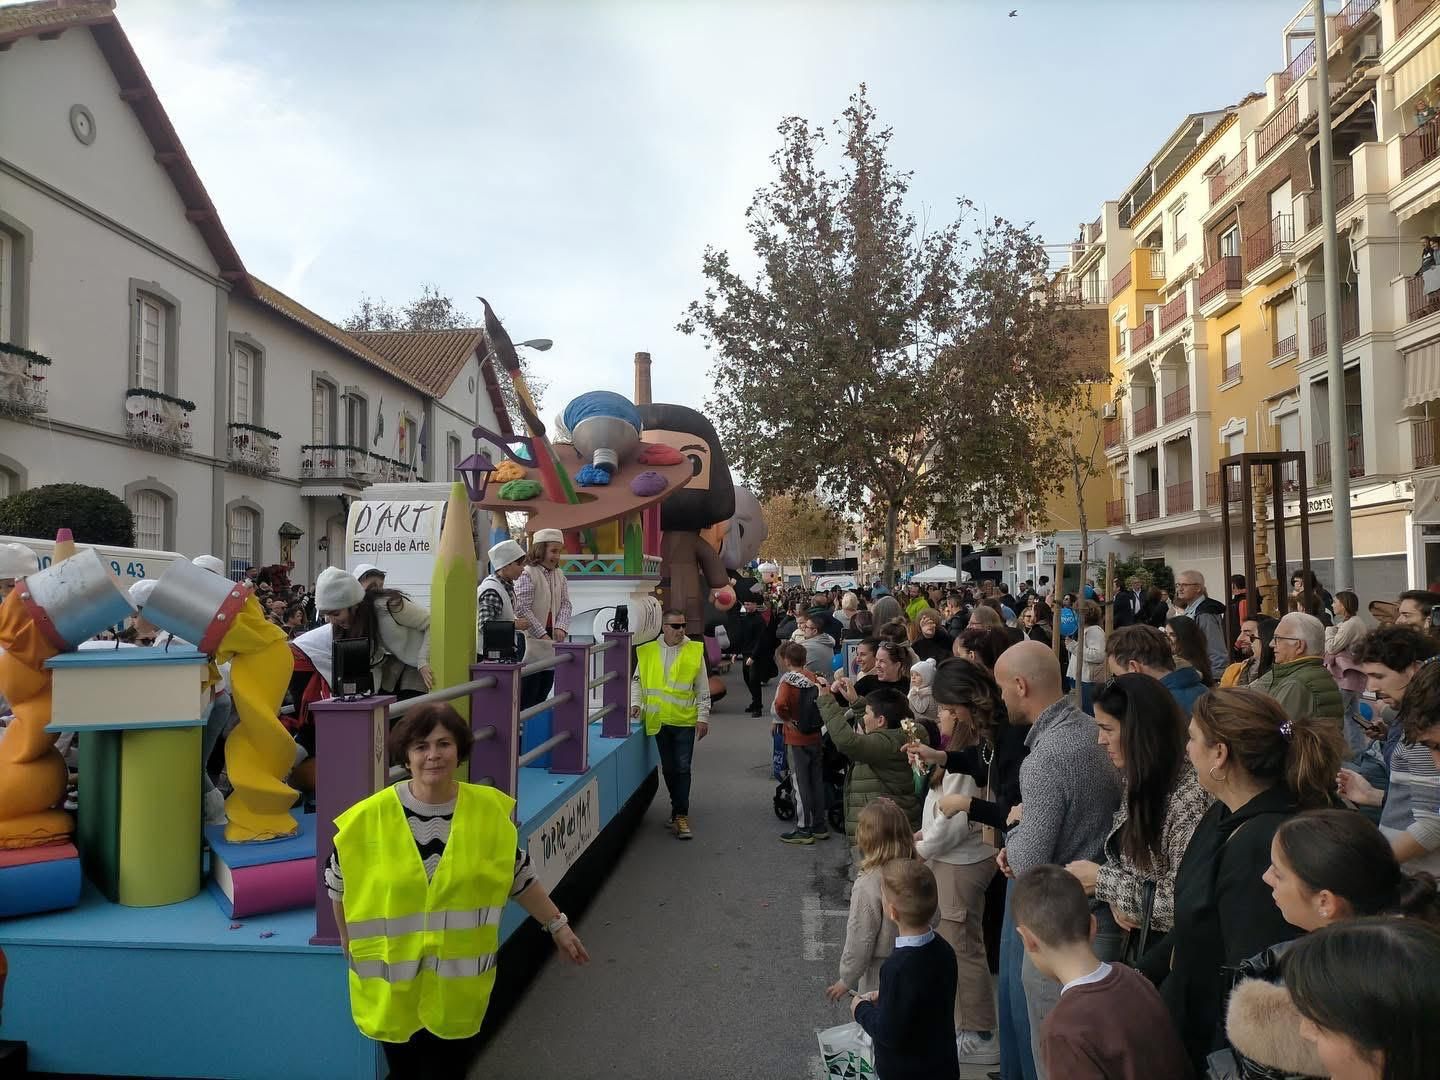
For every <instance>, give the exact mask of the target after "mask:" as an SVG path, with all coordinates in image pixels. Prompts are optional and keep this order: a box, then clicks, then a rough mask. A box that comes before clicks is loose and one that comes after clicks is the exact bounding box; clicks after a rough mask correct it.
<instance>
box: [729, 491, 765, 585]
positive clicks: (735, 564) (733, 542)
mask: <svg viewBox="0 0 1440 1080" xmlns="http://www.w3.org/2000/svg"><path fill="white" fill-rule="evenodd" d="M765 536H766V528H765V515H764V514H763V513H762V512H761V510H760V500H759V499H757V498H756V497H755V496H754V494H753V493H752V492H751V491H750V489H749V488H743V487H739V486H737V487H736V488H735V516H734V517H732V518H731V519H730V529H729V531H728V532H727V533H726V534H725V543H724V546H723V547H721V549H720V558H721V559H722V560H723V561H724V563H725V566H726V568H727V569H730V570H739V569H740V568H741V567H742V566H746V565H748V564H749V563H750V561H751V560H752V559H754V558H755V557H756V556H757V555H759V554H760V545H761V544H763V543H764V542H765Z"/></svg>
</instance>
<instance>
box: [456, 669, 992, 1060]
mask: <svg viewBox="0 0 1440 1080" xmlns="http://www.w3.org/2000/svg"><path fill="white" fill-rule="evenodd" d="M728 683H729V687H730V693H729V694H728V696H727V697H726V698H725V699H724V700H723V701H721V702H719V703H718V704H717V705H716V706H715V711H714V718H713V722H712V724H711V726H710V734H709V736H708V737H707V738H706V739H705V740H704V741H703V742H701V743H699V744H698V745H697V748H696V754H695V764H694V786H693V790H692V793H691V800H690V820H691V825H692V827H693V829H694V831H695V838H694V839H693V840H690V841H680V840H676V839H675V838H674V837H673V836H672V835H671V834H670V833H669V832H668V831H667V830H666V828H665V822H666V819H667V818H668V817H669V802H668V800H667V798H666V796H665V791H664V786H663V784H662V786H661V789H660V793H659V794H658V795H657V796H656V798H655V801H654V802H653V803H652V804H651V806H650V809H649V811H648V813H647V814H646V816H645V819H644V821H643V822H642V823H641V825H640V828H639V830H638V831H637V832H636V834H635V836H634V838H633V839H632V840H631V842H630V844H629V846H628V847H627V848H626V850H625V853H624V855H623V856H622V857H621V860H620V862H619V863H618V865H616V867H615V868H614V870H613V871H612V872H611V874H610V877H609V878H608V879H607V881H606V883H605V885H604V886H603V887H602V889H601V891H600V893H599V894H598V895H597V896H596V898H595V900H594V901H593V902H592V904H591V906H590V908H589V910H588V911H587V912H586V913H585V916H584V918H583V919H580V920H577V921H576V924H575V928H576V931H577V933H578V934H579V936H580V938H581V940H582V941H584V943H585V945H586V947H587V948H588V949H589V951H590V956H591V963H590V965H589V966H588V967H585V968H576V967H573V966H570V965H567V964H562V963H561V962H559V961H558V960H556V959H554V958H552V959H550V960H549V961H547V962H546V963H545V965H544V968H543V969H542V970H541V972H540V973H539V974H538V975H537V976H536V977H535V979H534V980H533V981H532V983H531V985H530V988H529V990H528V991H527V993H526V994H525V996H524V998H523V999H522V1001H521V1002H520V1003H519V1005H518V1007H517V1008H516V1009H515V1010H514V1012H512V1013H511V1014H510V1016H509V1018H508V1020H506V1022H505V1024H504V1026H503V1027H502V1028H501V1029H500V1030H499V1031H498V1032H497V1033H496V1035H495V1037H494V1038H493V1039H492V1040H491V1041H490V1043H489V1045H488V1046H487V1047H486V1049H485V1052H484V1053H483V1054H482V1055H481V1056H480V1058H479V1060H478V1062H477V1063H476V1066H475V1068H474V1069H473V1071H472V1072H471V1076H472V1077H475V1078H477V1080H478V1078H485V1080H510V1078H522V1077H523V1078H527V1080H530V1078H533V1080H548V1078H552V1077H554V1078H562V1077H563V1078H565V1080H588V1078H590V1077H619V1078H635V1080H682V1078H705V1080H712V1078H713V1080H738V1078H752V1077H753V1078H756V1080H815V1078H817V1077H823V1076H824V1072H823V1068H822V1066H821V1064H820V1057H819V1048H818V1043H817V1041H816V1033H817V1032H818V1031H820V1030H822V1029H824V1028H827V1027H830V1026H831V1025H834V1024H839V1023H844V1022H846V1021H848V1020H849V1018H850V1017H849V1011H848V1008H846V1007H843V1006H841V1005H831V1004H830V1003H829V1002H827V1001H826V1000H825V997H824V993H823V991H824V988H825V987H826V985H828V984H829V983H830V982H832V981H833V980H834V979H835V977H836V974H837V969H838V965H839V957H840V949H841V946H842V945H843V942H844V936H845V916H846V913H847V910H848V904H849V899H848V897H849V884H848V882H847V880H846V876H845V861H846V860H845V840H844V837H843V834H834V833H832V834H831V838H830V839H829V840H827V841H823V842H819V843H816V844H814V845H812V846H810V847H792V846H790V845H787V844H782V843H780V841H779V840H778V839H777V837H778V836H779V834H780V833H781V832H782V831H783V829H784V828H785V827H786V826H784V825H782V823H781V822H780V821H779V819H777V818H776V817H775V814H774V811H773V809H772V806H771V798H772V795H773V793H774V789H775V782H774V781H773V780H772V779H771V778H770V725H769V721H768V719H765V718H763V717H762V718H760V719H754V718H752V717H749V716H746V715H745V713H744V708H745V705H746V704H747V702H748V695H747V694H746V692H745V689H744V686H743V683H742V681H741V678H740V674H739V670H738V669H736V670H735V671H733V672H732V673H731V674H730V676H729V678H728ZM773 685H774V684H772V686H771V687H770V688H767V692H766V695H765V701H766V706H767V709H768V705H769V701H770V692H771V690H773ZM974 1075H976V1076H979V1077H983V1076H985V1075H986V1071H985V1070H979V1071H978V1072H976V1073H974Z"/></svg>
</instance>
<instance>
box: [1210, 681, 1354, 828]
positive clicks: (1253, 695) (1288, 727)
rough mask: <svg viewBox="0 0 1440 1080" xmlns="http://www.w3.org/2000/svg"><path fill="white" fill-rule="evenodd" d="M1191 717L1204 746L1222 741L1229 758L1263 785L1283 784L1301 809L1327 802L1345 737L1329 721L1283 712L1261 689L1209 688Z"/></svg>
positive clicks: (1333, 789)
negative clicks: (1293, 715)
mask: <svg viewBox="0 0 1440 1080" xmlns="http://www.w3.org/2000/svg"><path fill="white" fill-rule="evenodd" d="M1190 719H1191V720H1192V721H1194V724H1195V727H1196V729H1197V730H1198V731H1199V732H1200V735H1201V737H1202V738H1203V739H1204V740H1205V742H1206V744H1207V745H1210V746H1215V745H1218V744H1220V743H1224V744H1225V745H1226V746H1227V747H1228V748H1229V750H1230V760H1231V762H1233V763H1234V765H1235V766H1236V767H1238V768H1240V769H1243V770H1244V771H1245V772H1246V773H1248V774H1249V775H1250V777H1251V778H1252V779H1254V780H1256V781H1258V782H1259V783H1261V784H1262V785H1265V786H1269V785H1271V784H1283V785H1284V786H1285V788H1286V790H1288V791H1289V792H1290V794H1291V796H1293V797H1294V799H1295V801H1296V803H1298V804H1299V805H1300V807H1301V808H1302V809H1307V810H1308V809H1311V808H1313V807H1321V806H1328V805H1329V804H1330V798H1331V796H1332V795H1333V794H1334V792H1335V774H1336V773H1337V772H1339V770H1340V762H1341V761H1342V760H1343V759H1344V758H1345V756H1346V753H1345V740H1344V738H1343V737H1342V736H1341V735H1340V729H1339V728H1338V727H1337V726H1336V725H1335V722H1334V721H1333V720H1326V719H1324V718H1321V717H1316V716H1296V717H1291V716H1287V715H1286V713H1285V710H1284V709H1283V708H1282V707H1281V705H1280V703H1279V702H1278V701H1276V700H1275V699H1274V698H1273V697H1271V696H1270V695H1269V694H1262V693H1261V692H1260V691H1259V690H1249V689H1242V688H1240V687H1237V686H1232V687H1226V688H1221V689H1216V690H1211V691H1210V692H1209V693H1208V694H1202V695H1201V696H1200V698H1199V699H1198V700H1197V701H1196V702H1195V711H1194V712H1193V713H1191V716H1190Z"/></svg>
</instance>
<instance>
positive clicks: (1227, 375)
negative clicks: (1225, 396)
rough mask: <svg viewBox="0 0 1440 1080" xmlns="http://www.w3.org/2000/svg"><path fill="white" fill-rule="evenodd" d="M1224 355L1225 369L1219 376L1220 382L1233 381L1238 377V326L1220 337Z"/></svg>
mask: <svg viewBox="0 0 1440 1080" xmlns="http://www.w3.org/2000/svg"><path fill="white" fill-rule="evenodd" d="M1220 342H1221V345H1222V347H1223V355H1224V357H1225V371H1224V374H1223V375H1222V376H1221V377H1220V381H1221V382H1222V383H1228V382H1234V381H1235V380H1236V379H1238V378H1240V328H1239V327H1236V328H1235V329H1234V330H1231V331H1230V332H1229V333H1228V334H1226V335H1225V336H1224V337H1222V338H1221V339H1220Z"/></svg>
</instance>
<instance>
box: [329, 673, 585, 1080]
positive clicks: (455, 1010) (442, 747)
mask: <svg viewBox="0 0 1440 1080" xmlns="http://www.w3.org/2000/svg"><path fill="white" fill-rule="evenodd" d="M473 743H474V736H472V735H471V733H470V728H469V727H468V726H467V725H466V724H465V723H464V722H463V721H462V720H461V719H460V717H459V716H458V715H457V714H456V712H455V710H454V709H452V708H451V707H450V706H449V705H448V704H445V703H443V702H438V703H434V704H430V705H424V706H421V707H420V708H418V709H416V710H414V711H413V712H411V713H408V714H407V715H406V716H404V717H403V718H401V720H400V721H399V722H398V723H397V724H396V725H395V727H394V729H393V730H392V731H391V732H390V738H389V748H390V753H391V756H392V757H393V758H394V759H396V760H398V761H400V762H403V763H404V764H406V765H408V766H409V769H410V776H411V778H410V779H409V780H408V781H402V782H401V783H398V784H395V785H394V786H392V787H387V788H385V789H384V790H383V791H380V792H377V793H376V794H374V795H371V796H370V797H369V798H368V799H365V800H363V801H362V802H359V803H357V804H356V805H354V806H352V807H351V808H350V809H349V810H346V811H345V813H343V814H341V815H340V816H339V817H338V818H336V819H335V825H336V828H337V829H338V831H337V832H336V834H335V852H334V854H333V855H332V856H331V858H330V863H329V865H328V866H327V867H326V870H325V884H326V886H327V888H328V889H329V892H330V899H331V901H332V902H333V903H334V905H335V924H336V926H338V927H339V929H340V942H341V947H342V949H343V951H344V953H345V958H346V961H347V963H348V966H349V980H350V1011H351V1014H352V1015H353V1016H354V1017H355V1025H356V1026H357V1027H358V1028H359V1029H360V1030H361V1031H362V1032H363V1033H364V1034H365V1035H367V1036H369V1037H370V1038H372V1039H375V1040H376V1041H378V1042H379V1043H380V1044H381V1046H382V1047H383V1048H384V1050H385V1057H386V1060H387V1061H388V1062H389V1065H390V1075H391V1076H392V1077H395V1078H397V1080H403V1078H405V1077H421V1076H423V1077H426V1078H431V1077H433V1078H437V1080H439V1078H447V1077H456V1078H461V1077H464V1076H465V1074H466V1071H467V1070H468V1068H469V1066H470V1063H471V1059H472V1058H473V1057H474V1054H475V1049H476V1047H475V1036H476V1034H477V1033H478V1032H479V1031H480V1024H481V1021H483V1020H484V1019H485V1010H486V1008H487V1007H488V1006H489V1004H490V992H491V990H492V989H493V988H494V985H495V959H496V953H497V952H498V950H499V947H500V916H501V913H502V912H503V911H504V908H505V903H506V901H507V900H509V899H511V898H513V899H515V900H516V901H518V902H519V904H520V906H521V907H523V908H524V909H525V910H526V911H527V912H529V914H530V915H532V916H533V917H534V918H535V920H536V921H537V922H539V923H540V924H541V925H542V926H544V927H545V930H546V931H547V932H548V933H549V934H550V935H551V936H552V937H553V938H554V939H555V946H556V948H558V949H559V950H560V955H561V956H564V957H566V958H567V959H569V960H571V961H573V962H575V963H577V964H585V963H588V962H589V960H590V955H589V953H587V952H586V951H585V946H584V945H582V944H581V943H580V939H579V938H578V937H576V936H575V931H573V930H572V929H571V928H570V925H569V920H568V919H567V918H566V917H565V915H564V914H563V913H561V911H560V910H559V909H558V908H557V907H556V906H555V904H554V903H553V902H552V901H551V899H550V897H549V895H548V894H547V893H546V891H545V887H544V886H543V885H542V884H541V883H540V881H539V879H538V878H537V877H536V876H535V872H534V870H533V869H532V868H531V866H530V857H529V855H528V854H527V853H526V852H525V851H523V850H520V849H519V848H518V847H517V840H518V834H517V832H516V829H515V824H514V822H513V820H512V818H511V813H512V811H513V810H514V807H515V800H514V799H512V798H510V797H509V796H508V795H505V794H503V793H502V792H499V791H496V790H495V789H494V788H492V787H486V786H484V785H479V784H465V783H461V782H459V781H458V780H456V779H455V772H456V770H457V769H458V768H459V766H460V763H461V762H462V761H464V760H465V759H466V758H468V757H469V756H470V749H471V746H472V745H473ZM342 868H343V873H344V876H343V877H342V876H341V873H342Z"/></svg>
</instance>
